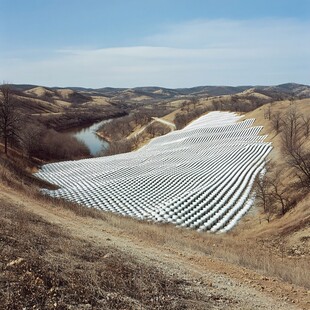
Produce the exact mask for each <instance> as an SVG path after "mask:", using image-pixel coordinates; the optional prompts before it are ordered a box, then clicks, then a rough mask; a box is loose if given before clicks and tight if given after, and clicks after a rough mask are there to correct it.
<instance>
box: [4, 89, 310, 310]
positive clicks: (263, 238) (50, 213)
mask: <svg viewBox="0 0 310 310" xmlns="http://www.w3.org/2000/svg"><path fill="white" fill-rule="evenodd" d="M14 94H15V96H17V97H18V98H20V97H21V96H25V98H26V99H25V98H24V99H23V100H24V101H23V102H19V104H20V106H22V107H25V106H26V105H27V104H26V101H27V100H29V101H33V102H32V105H31V107H32V108H31V109H33V110H31V111H32V112H33V113H34V114H37V113H38V115H36V116H35V117H34V118H35V119H38V118H41V119H42V122H40V123H41V124H42V123H43V124H44V123H45V124H48V123H49V124H50V127H54V128H66V127H67V126H71V125H75V124H77V123H78V124H79V125H80V124H81V123H84V122H85V123H87V122H92V120H94V117H95V118H96V120H98V119H97V117H99V119H102V116H103V115H105V116H107V115H113V116H115V115H119V116H121V115H124V114H125V113H126V114H127V113H129V112H130V111H132V110H131V109H133V108H134V110H135V111H136V112H135V113H134V114H132V115H128V116H126V117H125V118H122V121H119V120H117V121H115V122H111V123H108V124H110V125H107V126H105V128H104V129H103V131H104V136H106V137H108V138H109V139H111V140H115V141H113V142H112V143H111V146H110V149H109V154H115V153H120V152H127V151H132V150H133V149H136V148H137V147H139V146H141V144H143V143H145V141H147V140H148V139H151V138H152V137H153V136H157V135H159V134H160V133H162V134H165V133H166V132H167V131H168V130H170V129H168V128H166V127H165V126H164V125H163V124H159V123H156V122H155V123H152V126H149V127H147V128H146V129H145V130H144V131H142V133H141V134H140V135H135V132H138V131H139V130H141V128H142V127H143V126H145V125H147V124H149V123H150V121H151V117H152V116H155V115H154V114H153V112H154V109H148V110H150V111H151V112H150V113H149V114H148V113H145V114H143V113H141V110H142V112H143V111H144V109H142V108H141V106H142V104H141V106H140V108H139V104H138V103H137V102H138V101H137V100H136V101H135V104H133V103H132V102H133V101H130V100H129V99H128V100H129V102H127V101H126V100H127V99H126V100H125V99H124V100H122V101H121V102H120V103H118V101H117V98H114V99H113V100H112V99H111V102H112V103H111V106H112V107H113V109H114V108H115V110H113V111H112V112H111V113H112V114H109V113H107V114H105V111H106V110H104V109H101V108H98V107H95V106H93V107H92V109H88V108H85V107H84V108H85V109H84V108H83V107H82V106H83V104H84V103H85V102H86V101H87V100H90V99H89V98H88V97H87V95H86V96H84V97H81V96H79V95H76V96H75V97H74V98H75V99H76V100H75V103H74V106H75V107H74V109H76V111H74V110H73V107H71V108H70V109H68V110H66V111H65V109H64V110H63V111H65V112H64V113H63V112H61V113H63V114H55V115H53V114H49V113H50V112H51V110H48V106H46V102H49V103H51V104H55V102H56V100H58V99H57V98H56V97H55V96H56V95H57V94H56V93H55V94H56V95H54V94H53V93H49V92H45V93H42V95H40V96H36V98H34V96H33V95H31V94H30V93H29V94H28V95H27V96H28V97H27V96H26V95H25V93H24V92H20V93H17V92H15V93H14ZM143 94H144V93H143ZM112 95H114V94H112ZM112 95H111V96H112ZM144 95H145V94H144ZM260 96H261V97H260ZM74 98H73V99H74ZM111 98H112V97H111ZM197 98H198V97H194V98H193V97H192V96H188V97H187V98H185V99H184V100H183V99H182V100H180V102H178V103H177V104H176V106H174V107H173V109H174V110H176V109H177V108H180V110H178V112H176V117H175V124H176V126H177V128H182V127H184V126H185V125H186V124H188V123H189V122H190V121H191V120H193V119H195V118H197V117H198V116H200V115H202V114H204V113H206V112H207V111H209V110H213V109H221V110H227V109H229V110H233V111H236V112H247V111H252V110H254V109H256V108H257V109H256V110H255V111H253V112H251V113H249V114H248V117H255V118H257V119H258V124H259V125H261V124H262V125H264V126H265V129H264V133H269V134H270V136H269V139H270V140H272V142H273V144H274V147H275V151H274V152H273V154H272V155H271V157H272V160H271V162H270V165H269V166H270V167H271V168H269V169H267V171H266V175H265V178H264V179H262V178H261V179H258V180H257V189H256V190H257V200H256V201H257V202H256V208H255V209H254V211H253V213H250V214H248V215H247V216H246V218H245V219H244V220H243V221H242V223H241V224H240V225H239V226H238V227H237V228H236V229H235V230H234V231H233V232H230V233H228V234H226V235H211V234H207V233H198V232H196V231H192V230H185V229H179V228H176V227H173V226H171V225H167V224H163V223H162V224H158V223H157V224H155V223H150V222H141V221H138V220H135V219H132V218H125V217H122V216H119V215H116V214H111V213H108V212H101V211H99V210H95V209H88V208H86V207H84V206H81V205H77V204H73V203H70V202H67V201H64V200H55V199H52V198H49V197H45V196H42V195H41V194H40V193H39V192H38V188H39V187H50V188H53V185H51V184H46V183H43V182H42V181H39V180H37V179H35V178H33V177H32V176H31V174H30V173H29V172H31V171H32V169H34V167H36V166H38V165H40V164H41V163H42V161H40V160H38V159H37V158H36V157H40V158H41V159H44V160H51V159H54V160H55V159H59V160H61V159H72V158H74V157H75V158H78V157H83V156H88V154H87V152H86V151H85V148H84V147H83V146H81V145H80V144H77V143H76V141H73V140H72V139H71V138H70V137H68V136H66V135H64V134H61V133H58V132H56V131H53V130H52V129H47V128H46V127H43V126H42V125H37V124H35V123H33V122H32V124H31V125H29V124H28V125H25V126H23V130H22V132H21V137H22V140H21V141H22V143H21V146H22V150H23V154H22V153H21V152H20V149H19V150H13V149H11V148H10V147H9V148H8V155H9V156H8V157H5V156H1V157H0V187H1V190H3V189H5V191H8V193H9V194H7V196H6V195H4V193H1V192H0V210H1V215H0V258H1V259H0V308H1V306H2V307H3V309H23V308H27V309H28V308H33V309H205V308H207V307H208V306H209V305H211V304H212V302H214V301H218V300H219V299H220V298H222V299H224V297H223V296H222V297H219V296H218V295H214V294H213V295H212V294H209V295H208V297H206V296H205V295H201V294H199V293H197V291H194V290H193V287H192V286H191V285H193V284H192V283H188V282H187V280H185V279H184V278H183V277H182V276H180V275H182V272H183V270H181V271H180V272H179V274H173V273H171V272H170V271H167V270H165V269H164V267H163V266H165V264H166V260H167V261H168V260H170V261H171V260H177V259H180V260H183V264H180V266H181V267H184V266H191V265H193V266H194V268H196V269H197V270H198V271H199V272H204V271H209V270H211V269H212V268H214V270H216V272H217V273H218V274H222V273H224V272H225V273H228V274H229V276H230V277H234V278H235V279H240V283H241V282H242V283H243V284H246V285H252V283H251V281H253V282H254V283H255V284H256V285H257V287H258V288H259V287H260V286H261V281H262V279H264V280H263V281H266V284H264V287H265V288H266V287H268V285H269V287H270V288H271V290H274V291H276V294H282V295H281V296H285V294H286V295H288V294H291V295H290V298H291V299H292V300H294V302H296V303H300V304H302V307H304V308H305V309H306V307H307V305H308V304H307V301H305V300H306V299H307V296H308V295H307V290H309V288H310V283H309V279H310V275H309V255H310V250H309V249H310V238H309V223H310V213H309V212H310V210H309V201H310V197H309V180H308V179H309V175H308V174H309V173H308V170H309V169H308V168H309V141H308V140H309V139H308V138H309V124H310V122H309V119H310V118H309V115H310V114H309V113H310V110H309V108H305V106H306V104H305V103H304V101H299V100H295V101H294V100H290V101H283V102H282V101H279V102H277V101H275V100H277V99H280V97H279V92H276V91H274V93H271V92H270V91H266V90H261V91H260V92H259V93H258V95H257V93H256V94H255V96H254V95H253V94H251V93H249V94H241V95H240V94H239V95H234V96H226V95H225V96H218V97H213V98H212V99H210V98H209V99H207V100H205V101H204V98H202V97H201V98H200V99H197ZM283 98H289V95H287V94H286V95H284V97H283ZM86 99H87V100H86ZM34 100H39V101H36V102H34ZM64 100H65V99H64ZM66 100H67V102H68V103H69V101H70V100H69V99H66ZM132 100H134V99H132ZM44 102H45V103H44ZM182 102H184V104H183V105H182ZM266 102H272V103H270V104H268V105H264V106H262V105H263V104H264V103H266ZM305 102H306V101H305ZM306 103H307V104H308V101H307V102H306ZM167 105H168V104H167ZM299 105H300V109H299ZM120 106H122V109H119V107H120ZM261 106H262V107H261ZM292 106H293V107H294V106H297V109H296V110H294V109H292ZM123 108H124V109H125V110H124V109H123ZM38 109H39V110H40V109H41V110H40V112H38ZM22 110H23V108H22ZM107 110H108V109H107ZM164 110H165V109H163V110H162V111H164ZM168 110H169V109H168ZM168 110H165V111H166V114H167V112H169V111H168ZM46 111H49V112H48V114H46V115H44V113H47V112H46ZM57 111H58V110H57ZM57 111H56V108H55V106H54V107H53V113H58V112H57ZM137 111H138V112H137ZM139 111H140V112H139ZM144 112H145V111H144ZM40 113H41V115H40ZM92 113H95V114H96V116H94V115H93V114H92ZM118 113H121V114H118ZM123 113H124V114H123ZM163 115H164V114H163ZM160 116H162V115H160ZM31 119H32V118H31ZM32 120H33V119H32ZM109 126H110V127H109ZM115 126H116V127H115ZM130 135H131V136H130ZM128 136H130V137H129V138H128ZM127 138H128V139H127ZM64 146H66V147H64ZM272 162H275V163H276V164H272ZM279 171H280V172H281V173H279ZM7 197H11V198H12V197H15V198H16V199H15V200H14V199H13V201H9V200H8V199H7ZM29 210H32V211H34V212H30V211H29ZM39 210H40V211H39ZM39 212H40V213H41V215H38V214H39ZM36 213H38V214H36ZM42 214H43V215H44V216H43V215H42ZM62 220H63V221H64V222H62V224H60V222H61V221H62ZM65 221H68V224H69V222H70V223H71V224H72V225H73V224H74V225H76V229H75V230H74V229H73V228H72V227H71V228H70V229H69V227H68V229H67V228H65V227H66V226H64V224H63V223H65ZM79 225H80V226H79ZM79 230H81V231H83V233H84V231H85V234H82V232H81V234H80V235H79V236H76V235H74V234H72V232H74V231H75V232H78V231H79ZM94 232H98V235H97V234H96V235H95V233H94ZM100 232H102V234H100ZM98 236H99V237H98ZM103 236H105V238H106V239H104V240H102V238H103ZM106 236H110V237H106ZM96 238H97V239H96ZM110 238H112V239H113V242H111V241H112V240H111V239H110ZM119 239H121V240H122V241H123V243H121V244H120V245H119V244H117V240H119ZM127 244H128V247H129V249H131V251H132V252H131V253H129V252H130V251H129V250H128V249H127V247H126V245H127ZM130 244H131V245H130ZM132 244H135V247H132V248H130V246H132ZM122 245H123V248H122ZM120 248H121V249H120ZM137 249H141V253H142V254H141V253H135V252H134V251H135V250H137ZM150 249H157V250H158V252H157V253H161V252H162V253H163V254H162V256H161V257H160V258H157V260H160V259H162V262H161V264H160V268H159V264H157V265H155V263H154V264H152V260H145V261H144V260H143V259H142V258H141V257H140V259H139V255H143V251H144V250H145V251H150ZM150 253H151V252H150ZM154 253H155V252H154ZM149 255H150V256H151V255H152V254H149ZM154 261H155V258H154ZM161 267H163V268H161ZM252 272H254V273H255V274H257V275H256V276H255V277H257V278H255V277H254V276H253V277H252V278H250V276H249V274H250V273H252ZM253 279H254V280H253ZM257 279H258V280H257ZM199 281H200V280H199ZM248 282H249V283H248ZM200 283H201V282H198V284H199V285H200ZM268 283H269V284H268ZM281 283H285V284H284V285H287V284H288V283H290V284H293V285H294V290H295V289H296V292H297V291H298V292H299V291H300V292H301V293H300V294H299V293H298V294H297V293H296V292H291V291H292V289H287V291H285V290H284V289H283V288H282V286H281V285H280V284H281ZM211 286H212V284H210V286H209V288H211ZM278 286H281V289H283V290H282V291H281V290H280V289H279V288H278ZM189 287H190V289H189ZM265 288H264V289H265ZM215 289H216V290H218V288H215ZM277 289H279V290H278V291H277ZM268 292H269V291H268ZM271 292H272V291H271ZM205 294H207V292H205ZM281 296H280V297H281ZM230 302H231V301H229V300H228V301H227V305H230ZM227 307H230V306H227Z"/></svg>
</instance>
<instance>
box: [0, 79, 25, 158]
mask: <svg viewBox="0 0 310 310" xmlns="http://www.w3.org/2000/svg"><path fill="white" fill-rule="evenodd" d="M0 95H1V97H0V137H1V138H2V140H3V142H4V152H5V154H7V153H8V143H9V141H18V139H19V136H18V128H19V122H20V117H19V114H18V112H17V109H16V105H15V101H14V97H13V93H12V90H11V87H10V85H8V84H3V85H2V86H1V88H0Z"/></svg>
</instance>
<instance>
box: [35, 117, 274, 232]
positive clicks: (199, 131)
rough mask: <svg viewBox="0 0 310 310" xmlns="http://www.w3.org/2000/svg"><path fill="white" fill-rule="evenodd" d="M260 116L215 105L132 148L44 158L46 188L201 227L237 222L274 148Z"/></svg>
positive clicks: (94, 203)
mask: <svg viewBox="0 0 310 310" xmlns="http://www.w3.org/2000/svg"><path fill="white" fill-rule="evenodd" d="M253 122H254V119H247V120H243V121H241V117H240V116H238V115H236V114H234V113H229V112H211V113H209V114H207V115H205V116H203V117H200V118H199V119H198V120H196V121H194V122H192V123H191V124H190V125H188V126H187V127H185V128H184V129H183V130H179V131H174V132H171V133H169V134H167V135H165V136H162V137H159V138H156V139H154V140H152V141H151V142H150V143H149V144H148V145H146V146H145V147H143V148H142V149H140V150H138V151H135V152H132V153H126V154H120V155H114V156H109V157H98V158H94V159H85V160H78V161H67V162H61V163H53V164H48V165H44V166H43V167H42V169H41V170H40V171H39V172H38V173H37V174H36V175H37V176H38V177H39V178H42V179H44V180H47V181H49V182H51V183H54V184H57V185H59V187H60V189H58V190H44V192H45V193H47V194H48V195H50V196H53V197H61V198H65V199H67V200H71V201H74V202H77V203H80V204H84V205H86V206H88V207H94V208H98V209H102V210H107V211H112V212H117V213H120V214H123V215H127V216H133V217H136V218H140V219H148V220H154V221H165V222H171V223H173V224H175V225H178V226H182V227H190V228H194V229H197V230H200V231H203V230H208V231H212V232H225V231H227V230H229V229H231V228H232V227H233V226H234V225H235V224H236V223H237V221H238V220H239V219H240V218H241V217H242V216H243V215H244V214H245V213H246V212H247V211H248V210H249V208H250V207H251V205H252V202H253V197H251V188H252V185H253V182H254V179H255V176H256V175H257V174H258V173H259V172H260V171H261V170H262V168H263V166H264V161H265V158H266V156H267V155H268V153H269V152H270V151H271V148H272V147H271V144H270V143H265V142H263V141H264V139H265V136H259V132H260V130H261V128H262V127H257V126H256V127H254V126H252V124H253Z"/></svg>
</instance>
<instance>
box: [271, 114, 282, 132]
mask: <svg viewBox="0 0 310 310" xmlns="http://www.w3.org/2000/svg"><path fill="white" fill-rule="evenodd" d="M271 123H272V127H273V129H274V130H275V131H276V132H277V133H279V132H280V128H281V112H279V111H277V112H275V113H274V114H272V116H271Z"/></svg>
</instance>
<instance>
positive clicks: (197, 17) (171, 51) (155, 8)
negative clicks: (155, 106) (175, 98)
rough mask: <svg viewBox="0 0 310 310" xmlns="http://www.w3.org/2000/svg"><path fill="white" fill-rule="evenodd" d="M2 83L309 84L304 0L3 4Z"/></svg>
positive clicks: (309, 29) (309, 24)
mask: <svg viewBox="0 0 310 310" xmlns="http://www.w3.org/2000/svg"><path fill="white" fill-rule="evenodd" d="M0 7H1V11H0V78H1V80H2V81H8V82H10V83H27V84H28V83H29V84H30V83H31V84H39V85H46V86H63V87H65V86H84V87H105V86H112V87H135V86H147V85H156V86H164V87H191V86H197V85H250V84H251V85H258V84H264V85H274V84H280V83H285V82H297V83H304V84H310V0H295V1H292V0H290V1H288V0H269V1H265V0H259V1H250V0H204V1H203V0H165V1H163V0H156V1H155V0H143V1H142V0H127V1H125V0H109V1H106V0H101V1H99V0H27V1H24V0H0Z"/></svg>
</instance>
